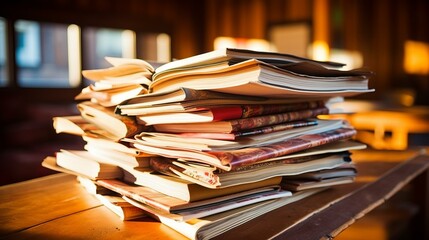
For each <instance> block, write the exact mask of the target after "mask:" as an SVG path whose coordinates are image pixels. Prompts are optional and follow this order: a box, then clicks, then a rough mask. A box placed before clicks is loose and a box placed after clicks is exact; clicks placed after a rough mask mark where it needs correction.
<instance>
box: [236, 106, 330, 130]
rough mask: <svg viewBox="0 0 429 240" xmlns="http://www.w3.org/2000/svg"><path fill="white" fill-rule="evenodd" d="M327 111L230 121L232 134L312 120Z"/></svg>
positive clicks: (324, 109) (304, 111)
mask: <svg viewBox="0 0 429 240" xmlns="http://www.w3.org/2000/svg"><path fill="white" fill-rule="evenodd" d="M328 113H329V109H328V108H326V107H321V108H315V109H307V110H301V111H292V112H286V113H280V114H273V115H264V116H258V117H251V118H242V119H235V120H230V123H231V127H232V132H239V131H242V130H245V129H252V128H258V127H264V126H269V125H274V124H279V123H285V122H292V121H297V120H303V119H307V118H314V117H316V116H317V115H322V114H328Z"/></svg>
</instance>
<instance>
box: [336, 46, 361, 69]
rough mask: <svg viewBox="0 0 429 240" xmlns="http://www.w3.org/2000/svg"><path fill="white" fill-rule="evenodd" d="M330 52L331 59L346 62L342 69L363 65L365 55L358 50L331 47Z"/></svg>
mask: <svg viewBox="0 0 429 240" xmlns="http://www.w3.org/2000/svg"><path fill="white" fill-rule="evenodd" d="M330 53H331V54H330V57H329V61H333V62H340V63H344V64H346V65H345V66H344V67H343V68H342V70H351V69H356V68H360V67H362V66H363V57H362V54H361V53H360V52H358V51H349V50H344V49H331V50H330Z"/></svg>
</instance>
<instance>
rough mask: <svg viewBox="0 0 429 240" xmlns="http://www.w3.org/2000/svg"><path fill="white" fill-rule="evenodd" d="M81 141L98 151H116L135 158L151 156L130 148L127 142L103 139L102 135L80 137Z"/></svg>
mask: <svg viewBox="0 0 429 240" xmlns="http://www.w3.org/2000/svg"><path fill="white" fill-rule="evenodd" d="M82 139H83V140H84V141H85V142H86V145H88V146H91V147H92V148H96V149H100V150H106V151H118V152H122V153H126V154H129V155H131V156H135V157H148V156H152V155H151V154H148V153H144V152H142V151H140V150H139V149H137V148H135V147H133V146H130V143H129V142H126V141H122V140H117V141H113V140H111V139H109V138H103V135H101V136H88V135H85V136H82Z"/></svg>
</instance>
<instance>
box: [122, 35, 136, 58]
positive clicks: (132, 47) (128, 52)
mask: <svg viewBox="0 0 429 240" xmlns="http://www.w3.org/2000/svg"><path fill="white" fill-rule="evenodd" d="M122 57H124V58H136V33H135V32H134V31H131V30H124V31H122Z"/></svg>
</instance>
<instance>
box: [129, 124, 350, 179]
mask: <svg viewBox="0 0 429 240" xmlns="http://www.w3.org/2000/svg"><path fill="white" fill-rule="evenodd" d="M355 134H356V130H355V129H352V128H339V129H335V130H330V131H326V132H322V133H317V134H308V135H303V136H299V137H296V138H291V139H288V140H285V141H282V142H278V143H274V144H269V145H264V146H260V147H249V148H243V149H237V150H226V151H204V152H201V151H189V150H181V149H172V148H170V149H166V148H159V147H154V146H147V145H142V144H139V143H134V144H133V145H134V146H135V147H136V148H139V149H141V150H143V151H146V152H148V153H152V154H158V155H161V156H164V157H168V158H179V159H182V160H191V161H195V162H202V163H205V164H208V165H211V166H214V167H217V168H219V169H223V170H226V171H230V170H233V169H235V168H237V167H241V166H245V165H252V164H255V163H257V162H261V161H265V160H268V159H273V158H276V157H280V156H284V155H287V154H291V153H295V152H299V151H302V150H306V149H310V148H313V147H316V146H321V145H324V144H328V143H332V142H336V141H340V140H346V139H350V138H351V137H353V136H354V135H355Z"/></svg>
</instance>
